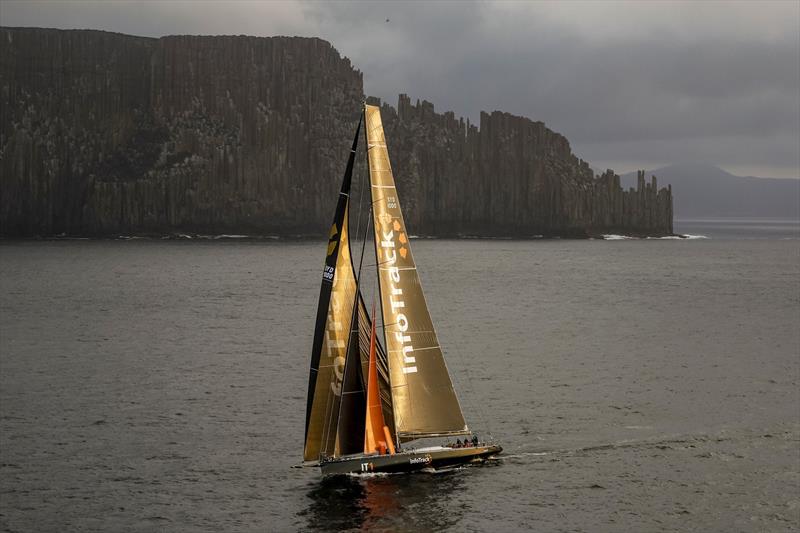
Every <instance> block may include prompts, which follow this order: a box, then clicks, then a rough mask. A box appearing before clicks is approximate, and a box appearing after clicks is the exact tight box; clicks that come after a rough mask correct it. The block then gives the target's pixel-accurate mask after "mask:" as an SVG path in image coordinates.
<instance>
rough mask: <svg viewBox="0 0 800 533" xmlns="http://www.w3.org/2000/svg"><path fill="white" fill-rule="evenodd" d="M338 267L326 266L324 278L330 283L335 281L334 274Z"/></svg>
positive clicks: (323, 272) (323, 273)
mask: <svg viewBox="0 0 800 533" xmlns="http://www.w3.org/2000/svg"><path fill="white" fill-rule="evenodd" d="M335 270H336V267H333V266H329V265H325V270H323V271H322V277H323V278H324V279H326V280H328V281H333V273H334V272H335Z"/></svg>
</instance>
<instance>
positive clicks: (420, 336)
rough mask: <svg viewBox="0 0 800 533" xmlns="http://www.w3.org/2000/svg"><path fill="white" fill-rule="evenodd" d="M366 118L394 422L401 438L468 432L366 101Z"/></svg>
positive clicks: (374, 112) (376, 117) (373, 110)
mask: <svg viewBox="0 0 800 533" xmlns="http://www.w3.org/2000/svg"><path fill="white" fill-rule="evenodd" d="M365 117H366V119H365V132H366V139H367V154H368V161H369V176H370V189H371V192H372V213H373V219H374V224H373V227H374V231H375V254H376V259H377V264H378V283H379V288H380V291H379V292H380V299H381V312H382V317H383V334H384V346H385V347H386V352H387V356H388V361H389V375H390V376H391V379H390V381H391V396H392V406H393V409H394V427H395V430H396V432H397V436H398V437H399V438H400V440H403V441H408V440H413V439H416V438H421V437H433V436H441V435H458V434H463V433H468V432H469V430H468V428H467V425H466V423H465V422H464V415H463V414H462V412H461V407H460V406H459V404H458V399H457V398H456V394H455V391H454V390H453V384H452V382H451V381H450V375H449V374H448V372H447V367H446V366H445V362H444V356H443V355H442V350H441V348H440V346H439V341H438V340H437V337H436V332H435V331H434V329H433V323H432V322H431V316H430V312H429V311H428V306H427V304H426V303H425V296H424V295H423V293H422V287H421V285H420V280H419V276H418V274H417V268H416V264H415V263H414V258H413V256H412V255H411V247H410V245H409V241H408V232H407V231H406V226H405V222H404V221H403V214H402V213H401V211H400V203H399V201H398V198H397V191H396V188H395V183H394V177H393V176H392V168H391V165H390V163H389V152H388V150H387V149H386V139H385V137H384V132H383V123H382V121H381V115H380V109H379V108H378V107H375V106H370V105H367V106H366V107H365Z"/></svg>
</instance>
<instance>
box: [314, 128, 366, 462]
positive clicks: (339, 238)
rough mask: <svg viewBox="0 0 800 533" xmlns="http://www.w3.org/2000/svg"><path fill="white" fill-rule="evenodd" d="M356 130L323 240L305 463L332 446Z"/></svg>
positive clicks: (349, 297) (350, 297)
mask: <svg viewBox="0 0 800 533" xmlns="http://www.w3.org/2000/svg"><path fill="white" fill-rule="evenodd" d="M360 129H361V121H360V120H359V123H358V127H357V128H356V134H355V137H354V138H353V146H352V149H351V151H350V157H349V158H348V160H347V167H346V169H345V173H344V179H343V180H342V187H341V190H340V192H339V200H338V202H337V204H336V213H335V215H334V218H333V224H332V226H331V231H330V235H329V240H328V255H327V257H326V258H325V267H324V270H323V272H322V286H321V288H320V293H319V304H318V308H317V320H316V328H315V330H314V342H313V346H312V350H311V370H310V372H309V378H308V401H307V404H306V431H305V446H304V448H303V457H304V459H305V460H307V461H310V460H314V459H317V458H319V456H320V455H330V454H332V453H333V449H332V445H331V442H333V441H334V439H335V435H336V427H337V426H338V419H337V417H338V412H339V399H340V397H341V391H342V378H343V377H344V376H343V371H344V362H345V358H346V355H347V353H346V351H347V345H348V339H349V336H350V330H351V321H352V316H353V305H354V303H355V301H356V290H357V288H356V279H355V273H354V272H353V264H352V261H351V257H350V239H349V237H348V232H349V229H348V211H349V199H350V182H351V179H352V176H353V163H354V161H355V155H356V147H357V146H358V136H359V131H360ZM331 433H333V435H331ZM323 441H325V442H323Z"/></svg>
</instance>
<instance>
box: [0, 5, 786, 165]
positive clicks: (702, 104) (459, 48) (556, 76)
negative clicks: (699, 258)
mask: <svg viewBox="0 0 800 533" xmlns="http://www.w3.org/2000/svg"><path fill="white" fill-rule="evenodd" d="M387 19H388V21H387ZM0 23H2V25H4V26H42V27H55V28H93V29H102V30H109V31H117V32H123V33H129V34H134V35H147V36H153V37H159V36H162V35H170V34H210V35H218V34H247V35H260V36H269V35H302V36H318V37H322V38H323V39H326V40H328V41H330V42H331V43H333V45H334V46H335V47H336V48H337V49H338V50H339V52H340V53H341V54H342V55H345V56H347V57H349V58H350V59H351V60H352V61H353V63H354V65H355V66H356V68H358V69H359V70H361V71H362V72H364V82H365V91H366V92H367V94H370V95H374V96H378V97H380V98H382V99H383V100H385V101H388V102H389V103H391V104H392V105H396V104H397V95H398V93H408V94H409V95H410V96H411V97H412V99H417V98H419V99H425V100H429V101H431V102H433V103H434V104H435V106H436V109H437V111H440V112H441V111H448V110H452V111H455V112H456V114H457V115H461V116H465V117H469V118H470V119H473V120H475V119H477V117H478V115H479V112H480V111H481V110H486V111H492V110H496V109H498V110H503V111H508V112H511V113H514V114H518V115H524V116H527V117H530V118H532V119H535V120H542V121H544V122H545V123H546V124H547V125H548V126H549V127H550V128H552V129H554V130H556V131H558V132H560V133H563V134H564V135H566V136H567V138H568V139H569V140H570V141H571V143H572V147H573V151H574V152H575V153H576V155H578V156H579V157H582V158H583V159H586V160H587V161H589V162H590V164H592V166H594V167H595V168H598V169H605V168H607V167H610V168H613V169H615V170H616V171H617V172H620V173H622V172H627V171H630V170H633V169H636V168H647V169H652V168H656V167H659V166H663V165H667V164H672V163H681V162H693V163H696V162H702V163H711V164H716V165H719V166H721V167H723V168H725V169H726V170H728V171H731V172H733V173H736V174H740V175H748V174H750V175H759V176H774V177H800V2H798V1H797V0H790V1H785V2H773V3H770V2H752V3H750V2H733V3H731V2H712V1H706V2H654V1H648V2H586V3H584V2H561V3H549V2H508V3H505V2H493V3H483V2H481V3H456V2H438V3H434V2H428V3H423V2H397V3H384V2H381V3H369V4H367V3H360V2H325V3H309V2H302V1H289V2H257V1H246V2H237V1H229V2H222V1H215V2H212V1H206V2H202V1H200V2H188V1H187V2H169V1H164V0H162V1H158V2H157V1H141V2H135V1H116V2H115V1H107V2H101V1H94V2H86V1H69V0H59V1H56V2H49V1H38V0H26V1H24V2H18V1H9V0H2V2H1V3H0Z"/></svg>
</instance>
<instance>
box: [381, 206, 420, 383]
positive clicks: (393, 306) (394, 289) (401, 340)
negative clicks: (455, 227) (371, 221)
mask: <svg viewBox="0 0 800 533" xmlns="http://www.w3.org/2000/svg"><path fill="white" fill-rule="evenodd" d="M379 220H380V222H381V226H383V227H384V228H388V230H387V229H384V230H383V231H382V232H381V250H382V251H383V261H382V262H383V263H384V264H385V265H388V271H389V307H390V312H391V318H392V320H391V323H393V324H396V325H397V329H398V331H395V332H394V340H395V342H396V343H397V345H398V346H399V351H401V352H402V354H403V374H413V373H415V372H416V371H417V366H416V362H417V359H416V357H414V355H413V354H414V347H413V346H412V345H411V336H410V335H407V334H406V333H407V332H408V318H407V317H406V315H405V313H404V311H403V310H404V308H405V306H406V303H405V301H404V300H403V289H402V288H401V287H400V286H399V285H400V268H399V267H398V266H397V254H398V247H397V246H396V244H395V232H398V238H397V240H398V241H399V242H400V246H399V254H400V256H401V257H403V258H404V259H405V257H406V256H407V255H408V248H407V247H406V246H405V244H406V243H407V242H408V239H407V237H406V235H405V233H404V232H401V231H400V230H401V229H402V227H401V225H400V222H399V221H398V220H396V219H395V220H394V221H393V222H391V223H390V222H389V221H390V220H391V215H389V214H388V213H383V214H382V215H380V218H379Z"/></svg>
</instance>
